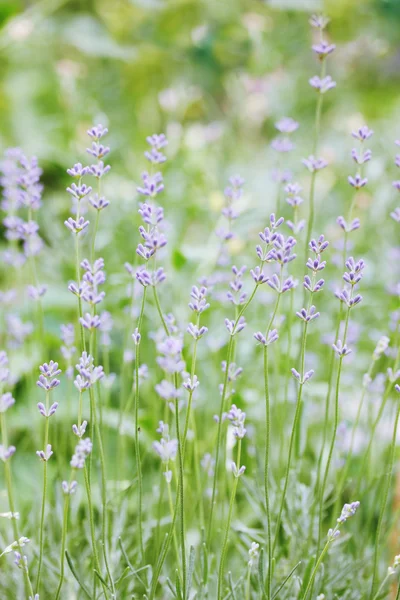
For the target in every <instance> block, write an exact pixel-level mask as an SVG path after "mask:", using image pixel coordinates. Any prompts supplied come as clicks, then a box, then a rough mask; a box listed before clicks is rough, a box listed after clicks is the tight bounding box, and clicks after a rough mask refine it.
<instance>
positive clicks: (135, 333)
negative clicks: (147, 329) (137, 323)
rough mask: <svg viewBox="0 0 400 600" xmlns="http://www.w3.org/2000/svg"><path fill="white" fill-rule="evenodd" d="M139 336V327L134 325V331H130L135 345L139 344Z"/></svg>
mask: <svg viewBox="0 0 400 600" xmlns="http://www.w3.org/2000/svg"><path fill="white" fill-rule="evenodd" d="M141 337H142V336H141V335H140V333H139V329H138V328H137V327H136V329H135V331H134V332H133V333H132V339H133V342H134V344H135V346H138V345H139V344H140V339H141Z"/></svg>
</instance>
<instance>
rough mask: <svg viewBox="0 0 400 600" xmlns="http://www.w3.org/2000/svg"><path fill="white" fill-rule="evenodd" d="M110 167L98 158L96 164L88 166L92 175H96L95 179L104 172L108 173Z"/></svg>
mask: <svg viewBox="0 0 400 600" xmlns="http://www.w3.org/2000/svg"><path fill="white" fill-rule="evenodd" d="M110 169H111V167H110V165H106V166H104V163H103V161H102V160H100V161H99V162H98V163H97V165H91V167H90V172H91V174H92V175H93V176H94V177H97V179H100V178H101V177H103V175H105V174H106V173H108V171H109V170H110Z"/></svg>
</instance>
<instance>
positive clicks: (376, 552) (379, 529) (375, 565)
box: [370, 400, 400, 599]
mask: <svg viewBox="0 0 400 600" xmlns="http://www.w3.org/2000/svg"><path fill="white" fill-rule="evenodd" d="M399 416H400V401H399V400H397V409H396V418H395V422H394V427H393V435H392V443H391V446H390V456H389V464H388V469H387V473H386V485H385V488H384V492H383V498H382V502H381V508H380V511H379V519H378V526H377V528H376V535H375V548H374V563H373V569H372V583H371V593H370V599H372V598H373V595H374V589H375V585H376V578H377V575H378V560H379V540H380V537H381V533H382V525H383V518H384V516H385V510H386V505H387V501H388V497H389V491H390V484H391V480H392V472H393V465H394V456H395V452H396V440H397V426H398V423H399ZM375 597H376V596H375Z"/></svg>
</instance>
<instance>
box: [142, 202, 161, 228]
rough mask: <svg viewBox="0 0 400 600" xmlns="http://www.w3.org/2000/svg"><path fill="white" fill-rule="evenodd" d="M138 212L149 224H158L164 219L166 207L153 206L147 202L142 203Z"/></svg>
mask: <svg viewBox="0 0 400 600" xmlns="http://www.w3.org/2000/svg"><path fill="white" fill-rule="evenodd" d="M138 212H139V214H140V215H141V217H142V219H143V222H144V223H146V224H147V225H152V226H154V225H158V224H159V223H161V221H162V220H163V219H164V209H163V208H161V206H152V205H151V204H148V203H147V202H143V203H142V204H140V208H139V211H138Z"/></svg>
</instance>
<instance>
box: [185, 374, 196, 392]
mask: <svg viewBox="0 0 400 600" xmlns="http://www.w3.org/2000/svg"><path fill="white" fill-rule="evenodd" d="M182 385H183V387H184V388H185V389H186V390H188V391H189V392H194V390H195V389H196V388H197V387H198V386H199V385H200V381H199V380H198V379H197V375H194V377H193V379H191V378H190V377H188V378H187V379H185V381H184V382H183V384H182Z"/></svg>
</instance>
